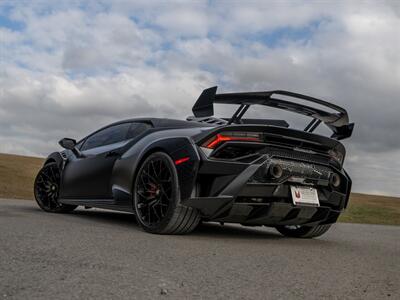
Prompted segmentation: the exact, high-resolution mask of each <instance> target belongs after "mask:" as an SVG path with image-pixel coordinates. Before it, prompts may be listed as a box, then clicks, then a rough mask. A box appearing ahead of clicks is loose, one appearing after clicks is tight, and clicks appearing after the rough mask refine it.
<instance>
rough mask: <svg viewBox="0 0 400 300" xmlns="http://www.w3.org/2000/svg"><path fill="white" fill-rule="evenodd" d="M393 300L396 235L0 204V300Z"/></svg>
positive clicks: (399, 244)
mask: <svg viewBox="0 0 400 300" xmlns="http://www.w3.org/2000/svg"><path fill="white" fill-rule="evenodd" d="M115 298H125V299H128V298H129V299H155V298H163V299H298V298H307V299H322V298H329V299H330V298H331V299H343V298H346V299H351V298H353V299H400V227H394V226H393V227H392V226H379V225H376V226H373V225H353V224H338V225H336V226H335V227H334V228H333V229H331V231H329V232H328V233H327V234H326V235H324V236H323V237H321V238H319V239H315V240H298V239H289V238H283V237H281V236H280V235H279V234H277V233H276V232H275V231H274V230H273V229H268V228H245V227H242V226H236V225H235V226H233V225H225V226H220V225H217V224H206V225H202V226H201V227H200V228H198V229H197V230H196V231H195V232H194V233H192V234H190V235H186V236H160V235H151V234H147V233H144V232H142V231H141V230H140V228H139V227H138V225H137V224H136V222H135V218H134V216H132V215H129V214H124V213H116V212H109V211H104V210H78V211H76V212H75V213H72V214H69V215H59V214H49V213H44V212H42V211H41V210H39V209H38V208H37V207H36V205H35V203H34V202H33V201H20V200H0V299H115Z"/></svg>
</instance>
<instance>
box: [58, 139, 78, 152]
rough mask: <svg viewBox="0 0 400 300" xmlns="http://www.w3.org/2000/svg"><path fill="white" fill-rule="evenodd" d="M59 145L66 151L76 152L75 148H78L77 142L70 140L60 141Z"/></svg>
mask: <svg viewBox="0 0 400 300" xmlns="http://www.w3.org/2000/svg"><path fill="white" fill-rule="evenodd" d="M58 144H59V145H60V146H61V147H63V148H64V149H67V150H74V148H75V146H76V141H75V140H74V139H70V138H63V139H62V140H60V141H59V142H58Z"/></svg>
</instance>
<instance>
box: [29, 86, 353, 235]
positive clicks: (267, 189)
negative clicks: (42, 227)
mask: <svg viewBox="0 0 400 300" xmlns="http://www.w3.org/2000/svg"><path fill="white" fill-rule="evenodd" d="M305 103H306V104H305ZM214 104H230V105H236V106H237V107H238V108H237V110H236V112H235V113H234V114H233V116H231V117H229V118H222V117H221V118H217V117H214ZM252 105H258V106H259V107H262V106H265V107H273V108H277V109H282V110H287V111H291V112H294V113H297V114H300V115H303V116H304V117H305V118H310V121H309V123H308V125H307V126H306V127H305V128H304V129H303V130H299V129H292V128H289V124H288V123H287V122H286V121H284V120H272V119H250V118H244V117H243V116H244V114H245V113H246V111H247V110H248V108H249V107H250V106H252ZM193 114H194V116H192V117H189V118H187V120H186V121H184V120H172V119H160V118H136V119H130V120H125V121H120V122H116V123H114V124H111V125H108V126H106V127H103V128H101V129H99V130H97V131H95V132H93V133H92V134H90V135H88V136H87V137H85V138H83V139H82V140H80V141H79V142H76V141H75V140H74V139H70V138H64V139H62V140H61V141H60V142H59V144H60V145H61V147H63V148H64V149H65V150H63V151H61V152H54V153H52V154H50V155H49V156H48V157H47V159H46V161H45V163H44V166H43V168H42V169H41V170H40V171H39V173H38V175H37V177H36V180H35V184H34V193H35V198H36V201H37V203H38V205H39V206H40V207H41V208H42V209H43V210H44V211H46V212H53V213H67V212H71V211H73V210H74V209H75V208H76V207H78V206H84V207H86V208H91V207H96V208H103V209H111V210H118V211H126V212H131V213H133V214H135V216H136V219H137V221H138V223H139V225H140V226H141V227H142V228H143V229H144V230H145V231H147V232H151V233H158V234H183V233H189V232H191V231H192V230H194V229H195V228H196V226H197V225H198V224H199V223H200V222H220V223H222V224H223V223H240V224H242V225H244V226H262V225H263V226H271V227H275V228H276V229H277V230H278V231H279V232H280V233H282V234H283V235H285V236H290V237H300V238H312V237H316V236H320V235H322V234H323V233H325V232H326V231H327V230H328V229H329V228H330V226H331V225H332V224H333V223H335V222H336V220H337V219H338V217H339V215H340V213H341V212H342V211H343V210H344V209H345V208H346V206H347V203H348V200H349V194H350V189H351V180H350V178H349V176H348V174H347V173H346V171H345V170H344V169H343V160H344V157H345V148H344V146H343V144H342V143H340V142H339V140H341V139H344V138H348V137H350V136H351V134H352V131H353V126H354V124H353V123H349V118H348V114H347V112H346V110H344V109H343V108H341V107H339V106H337V105H334V104H332V103H329V102H326V101H323V100H320V99H316V98H313V97H309V96H305V95H301V94H297V93H292V92H287V91H280V90H277V91H268V92H248V93H225V94H217V87H212V88H209V89H206V90H204V91H203V92H202V94H201V95H200V97H199V98H198V100H197V102H196V103H195V105H194V106H193ZM321 123H322V124H323V125H326V126H327V127H328V128H329V129H330V131H331V132H332V134H331V135H330V137H327V136H324V135H320V134H316V133H313V132H314V131H315V129H316V128H317V127H318V126H319V125H320V124H321Z"/></svg>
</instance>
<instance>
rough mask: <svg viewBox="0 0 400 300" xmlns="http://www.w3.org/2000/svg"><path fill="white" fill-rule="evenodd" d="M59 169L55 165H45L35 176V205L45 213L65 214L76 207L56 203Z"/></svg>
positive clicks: (58, 188) (58, 190)
mask: <svg viewBox="0 0 400 300" xmlns="http://www.w3.org/2000/svg"><path fill="white" fill-rule="evenodd" d="M60 178H61V176H60V169H59V168H58V166H57V164H56V163H49V164H46V165H45V166H44V167H43V168H42V169H41V170H40V171H39V173H38V174H37V176H36V179H35V183H34V194H35V199H36V202H37V204H38V205H39V207H40V208H41V209H43V210H44V211H46V212H53V213H67V212H71V211H73V210H74V209H75V208H76V207H77V206H75V205H66V204H61V203H59V202H58V198H59V192H60Z"/></svg>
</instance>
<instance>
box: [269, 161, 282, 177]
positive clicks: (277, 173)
mask: <svg viewBox="0 0 400 300" xmlns="http://www.w3.org/2000/svg"><path fill="white" fill-rule="evenodd" d="M269 175H271V176H272V177H273V178H275V179H279V178H281V177H282V175H283V168H282V166H281V165H280V164H273V165H271V166H270V167H269Z"/></svg>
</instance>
